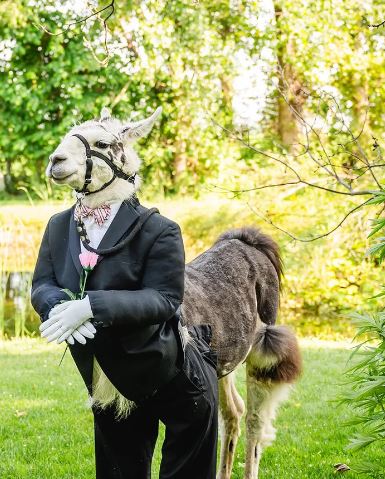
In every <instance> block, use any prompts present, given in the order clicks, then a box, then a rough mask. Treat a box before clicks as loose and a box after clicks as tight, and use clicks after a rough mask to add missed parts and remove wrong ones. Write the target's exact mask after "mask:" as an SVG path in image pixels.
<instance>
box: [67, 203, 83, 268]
mask: <svg viewBox="0 0 385 479" xmlns="http://www.w3.org/2000/svg"><path fill="white" fill-rule="evenodd" d="M74 209H75V205H74V206H73V207H72V208H71V214H70V228H69V247H70V252H71V258H72V261H73V262H74V265H75V267H76V270H77V272H78V273H79V275H80V274H81V272H82V269H83V268H82V265H81V264H80V259H79V254H80V253H81V250H80V238H79V233H78V232H77V230H76V222H75V220H74Z"/></svg>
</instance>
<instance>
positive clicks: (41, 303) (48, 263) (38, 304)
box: [31, 220, 68, 322]
mask: <svg viewBox="0 0 385 479" xmlns="http://www.w3.org/2000/svg"><path fill="white" fill-rule="evenodd" d="M50 221H51V220H49V221H48V224H47V226H46V229H45V232H44V235H43V238H42V240H41V245H40V249H39V254H38V257H37V262H36V266H35V270H34V273H33V276H32V287H31V303H32V306H33V308H34V310H35V311H36V312H37V313H38V314H39V316H40V319H41V321H42V322H43V321H46V320H47V319H48V314H49V312H50V310H51V308H53V307H54V306H55V304H57V303H59V302H60V301H61V300H62V299H67V300H68V296H67V294H66V293H64V291H61V288H60V287H59V285H58V284H57V281H56V277H55V272H54V269H53V265H52V258H51V252H50V247H49V225H50Z"/></svg>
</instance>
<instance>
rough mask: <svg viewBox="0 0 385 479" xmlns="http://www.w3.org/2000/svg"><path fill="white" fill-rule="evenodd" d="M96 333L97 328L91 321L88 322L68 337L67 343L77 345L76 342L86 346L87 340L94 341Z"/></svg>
mask: <svg viewBox="0 0 385 479" xmlns="http://www.w3.org/2000/svg"><path fill="white" fill-rule="evenodd" d="M95 333H96V329H95V326H94V325H93V324H92V323H91V321H86V322H85V323H83V324H82V325H81V326H79V327H78V329H76V330H75V331H74V332H73V333H72V334H70V335H69V336H68V338H67V339H66V343H67V344H75V340H76V341H77V342H78V343H80V344H86V342H87V340H86V338H89V339H94V337H95Z"/></svg>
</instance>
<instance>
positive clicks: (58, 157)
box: [50, 153, 67, 166]
mask: <svg viewBox="0 0 385 479" xmlns="http://www.w3.org/2000/svg"><path fill="white" fill-rule="evenodd" d="M66 159H67V157H66V155H64V154H63V153H54V154H53V155H51V156H50V160H51V161H52V166H53V165H55V164H56V163H59V161H64V160H66Z"/></svg>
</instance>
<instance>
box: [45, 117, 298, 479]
mask: <svg viewBox="0 0 385 479" xmlns="http://www.w3.org/2000/svg"><path fill="white" fill-rule="evenodd" d="M160 113H161V108H158V109H157V110H156V111H155V112H154V113H153V114H152V115H151V116H150V117H148V118H146V119H144V120H142V121H138V122H122V121H120V120H118V119H116V118H113V117H111V115H110V112H109V110H108V109H106V108H103V109H102V112H101V115H100V119H96V120H89V121H85V122H84V123H81V124H79V125H75V126H73V127H72V128H71V129H70V131H69V132H68V133H67V134H66V135H65V136H64V138H63V139H62V141H61V142H60V144H59V145H58V147H57V148H56V150H55V151H54V153H53V154H52V155H51V156H50V161H49V164H48V166H47V169H46V175H47V176H48V177H49V178H52V180H53V181H54V182H55V183H56V184H58V185H67V186H69V187H71V188H72V190H73V193H74V197H79V196H78V194H76V192H75V190H77V191H79V190H80V189H81V188H82V186H83V184H84V178H85V172H86V168H87V163H86V155H85V149H84V144H82V142H81V141H79V137H76V135H79V136H81V137H82V138H85V139H86V141H87V142H88V144H89V145H90V146H91V148H93V149H94V151H97V152H100V153H102V154H103V155H104V156H106V155H107V156H108V158H109V159H110V161H111V162H112V163H113V164H114V165H115V166H116V167H117V168H118V169H119V170H121V171H123V172H124V173H125V174H126V176H128V175H130V179H131V181H126V179H124V178H121V177H116V178H115V179H113V177H112V170H111V167H110V166H109V165H108V163H106V162H105V161H103V160H102V159H100V158H98V157H97V156H96V157H95V158H93V167H92V182H91V183H90V184H89V187H88V189H89V191H91V192H92V191H96V190H100V191H97V192H96V193H95V194H90V195H87V196H84V197H82V202H83V204H85V205H86V206H89V207H91V208H95V207H97V206H99V205H102V204H104V203H108V202H111V201H117V200H125V199H129V198H131V197H132V196H133V195H135V193H136V192H137V191H138V190H139V188H140V185H141V178H140V176H139V175H138V171H139V168H140V159H139V157H138V155H137V153H136V152H135V150H134V148H133V143H134V142H135V140H136V139H138V138H140V137H142V136H144V135H147V134H148V133H149V132H150V131H151V129H152V127H153V125H154V122H155V120H156V119H157V118H158V116H159V114H160ZM106 183H109V185H108V186H107V187H105V188H103V189H100V188H101V187H102V186H103V185H105V184H106ZM281 275H282V263H281V258H280V255H279V249H278V246H277V244H276V243H275V242H274V241H273V240H272V239H271V238H270V237H269V236H267V235H265V234H263V233H262V232H261V231H259V230H258V229H256V228H253V227H244V228H237V229H230V230H228V231H226V232H224V233H222V234H221V235H220V236H219V238H218V239H217V240H216V242H215V243H214V244H213V245H212V247H210V248H209V249H208V250H207V251H205V252H203V253H202V254H201V255H199V256H198V257H197V258H195V259H194V260H193V261H191V262H190V263H188V264H187V265H186V269H185V294H184V300H183V303H182V306H181V317H182V324H183V331H184V335H185V339H186V340H187V341H189V340H191V338H190V337H189V333H188V329H189V327H192V326H194V325H199V324H209V325H210V326H211V329H212V343H211V347H212V348H213V349H214V351H215V352H216V353H217V357H218V367H217V373H218V379H219V410H220V420H221V430H220V433H221V452H220V465H219V468H218V475H217V478H218V479H230V477H231V471H232V467H233V461H234V454H235V448H236V444H237V440H238V437H239V434H240V421H241V418H242V416H243V414H244V412H245V410H246V467H245V476H244V477H245V479H257V478H258V470H259V462H260V459H261V454H262V450H263V449H264V448H265V447H266V446H267V445H269V444H271V442H272V441H273V440H274V437H275V429H274V426H273V421H274V418H275V415H276V411H277V407H278V405H279V404H280V403H281V402H282V401H283V400H284V399H285V398H287V396H288V394H289V392H290V389H291V385H292V384H293V383H294V381H295V380H296V379H297V378H298V376H299V374H300V372H301V355H300V352H299V348H298V344H297V340H296V337H295V335H294V334H293V332H291V330H290V329H289V328H287V327H285V326H283V325H280V326H277V325H275V321H276V316H277V312H278V307H279V296H280V283H281ZM244 362H245V363H246V382H247V401H246V405H245V403H244V401H243V399H242V398H241V396H240V394H239V393H238V391H237V389H236V385H235V371H236V369H237V368H238V367H239V366H240V365H241V364H242V363H244ZM93 391H94V394H93V397H92V398H91V399H92V401H94V403H96V404H99V405H100V406H101V407H104V406H106V405H109V404H115V406H116V409H117V411H118V413H119V414H120V416H122V417H124V415H125V414H129V412H130V410H131V409H132V407H135V404H133V403H132V401H129V400H128V399H126V398H124V397H123V396H122V395H121V394H120V393H119V392H118V391H117V390H116V389H115V388H114V386H113V385H112V383H111V382H110V381H109V379H108V378H107V377H106V375H105V374H104V372H103V370H102V369H101V367H100V365H99V364H98V363H97V361H96V359H95V358H94V370H93ZM199 479H203V478H199Z"/></svg>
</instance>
